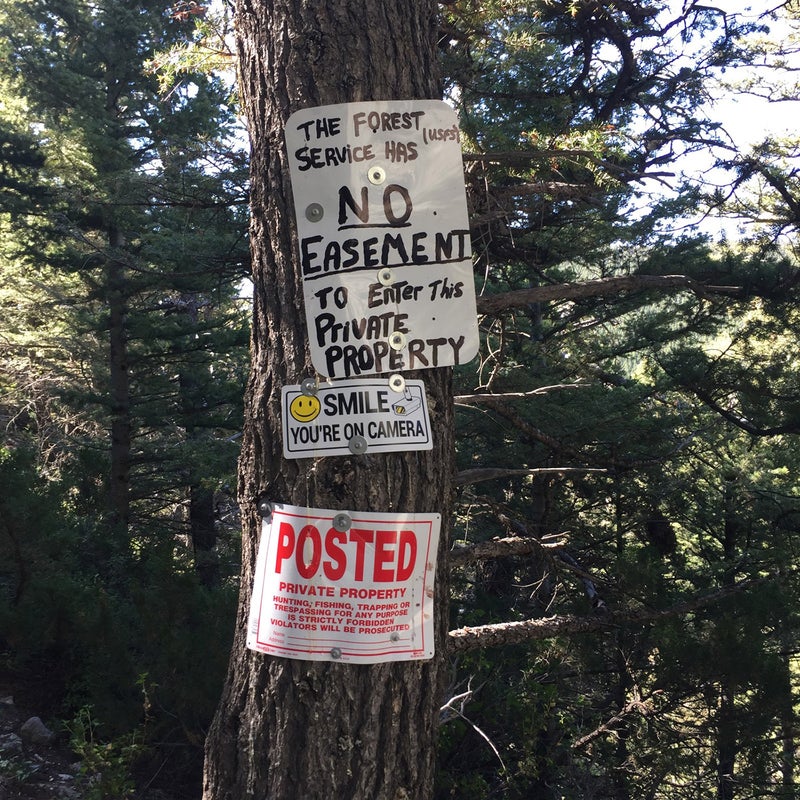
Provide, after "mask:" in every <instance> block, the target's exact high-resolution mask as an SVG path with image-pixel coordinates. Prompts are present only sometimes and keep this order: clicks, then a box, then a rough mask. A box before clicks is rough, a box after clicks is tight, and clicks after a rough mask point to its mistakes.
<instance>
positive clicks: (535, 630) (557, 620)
mask: <svg viewBox="0 0 800 800" xmlns="http://www.w3.org/2000/svg"><path fill="white" fill-rule="evenodd" d="M766 580H768V579H767V578H760V579H757V580H744V581H740V582H739V583H735V584H732V585H731V586H726V587H723V588H722V589H719V590H718V591H716V592H712V593H711V594H707V595H703V596H702V597H696V598H694V599H693V600H688V601H686V602H684V603H678V604H677V605H674V606H671V607H670V608H662V609H643V610H638V611H630V612H628V613H626V614H608V613H606V614H603V615H598V616H581V617H578V616H574V615H569V614H557V615H555V616H552V617H542V618H541V619H526V620H521V621H519V622H500V623H497V624H494V625H479V626H476V627H474V628H470V627H467V628H459V629H457V630H453V631H450V632H449V633H448V634H447V636H448V642H447V649H448V652H450V653H460V652H466V651H469V650H481V649H484V648H487V647H502V646H504V645H507V644H524V643H526V642H532V641H536V640H542V639H552V638H554V637H556V636H575V635H577V634H581V633H595V632H597V631H601V630H607V629H609V628H612V627H620V626H622V625H645V624H646V623H649V622H657V621H658V620H662V619H669V618H671V617H679V616H683V615H685V614H689V613H691V612H692V611H698V610H699V609H701V608H705V607H706V606H711V605H714V604H715V603H718V602H720V601H721V600H724V599H725V598H727V597H730V596H731V595H733V594H738V593H739V592H743V591H747V590H748V589H750V588H752V587H754V586H757V585H760V584H762V583H764V582H765V581H766Z"/></svg>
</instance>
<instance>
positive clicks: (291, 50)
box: [203, 0, 453, 800]
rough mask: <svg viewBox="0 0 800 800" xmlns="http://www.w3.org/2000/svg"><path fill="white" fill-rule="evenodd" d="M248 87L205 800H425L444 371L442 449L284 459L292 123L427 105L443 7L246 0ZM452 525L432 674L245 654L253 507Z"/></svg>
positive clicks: (445, 468)
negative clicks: (240, 422) (319, 112)
mask: <svg viewBox="0 0 800 800" xmlns="http://www.w3.org/2000/svg"><path fill="white" fill-rule="evenodd" d="M236 13H237V23H238V28H237V30H238V37H239V41H238V45H239V56H240V72H241V75H240V88H241V95H242V101H243V104H244V107H245V110H246V113H247V116H248V125H249V133H250V139H251V150H252V162H251V179H252V190H251V192H252V193H251V213H252V219H251V242H252V244H251V248H252V256H253V281H254V284H255V291H254V321H253V335H252V362H251V366H252V370H251V377H250V383H249V386H248V391H247V398H246V421H245V430H244V438H243V451H242V457H241V462H240V476H239V497H240V503H241V506H242V512H243V513H242V517H243V543H242V549H243V556H242V561H243V569H242V584H241V586H242V588H241V593H240V604H239V611H238V619H237V629H236V633H235V641H234V645H233V651H232V654H231V659H230V664H229V672H228V677H227V681H226V686H225V689H224V692H223V697H222V700H221V703H220V706H219V709H218V711H217V715H216V717H215V720H214V723H213V725H212V728H211V730H210V732H209V735H208V739H207V744H206V768H205V776H204V784H205V785H204V795H203V796H204V798H205V800H223V799H227V800H246V798H259V799H261V798H270V800H297V798H303V800H312V799H313V798H319V799H320V800H331V798H348V800H360V799H363V800H367V799H369V800H400V799H401V798H406V799H408V800H410V798H426V797H430V796H431V793H432V786H433V775H434V756H435V736H436V727H437V716H438V708H439V706H440V704H441V693H442V691H443V678H444V674H443V673H444V670H443V663H444V662H443V656H444V651H445V635H446V625H447V583H446V579H445V576H446V564H445V561H444V555H445V553H446V551H447V546H448V544H447V539H448V537H447V531H448V525H449V509H450V476H451V474H452V469H453V457H452V443H453V436H452V428H453V424H452V422H453V421H452V391H451V383H450V379H451V371H450V370H449V369H437V370H428V371H425V372H424V373H418V374H416V375H415V374H408V375H406V377H412V378H413V377H417V378H422V379H423V380H424V381H425V383H426V388H427V393H428V403H429V408H430V413H431V423H432V429H433V431H434V437H433V438H434V449H433V450H432V451H423V452H413V453H392V454H379V455H368V456H348V457H328V458H322V459H316V460H314V461H311V460H307V459H302V460H292V461H285V460H284V459H283V456H282V444H281V426H280V392H281V387H282V386H283V385H285V384H297V383H300V382H301V381H302V380H303V379H304V378H306V377H309V376H312V375H314V372H313V370H312V368H311V363H310V359H309V356H308V347H307V335H306V330H305V321H304V316H303V299H302V297H303V294H302V286H301V279H300V274H299V269H298V263H297V258H296V256H295V252H296V242H295V241H293V230H294V221H293V211H292V209H291V195H290V187H289V173H288V165H287V159H286V155H285V152H284V144H283V142H284V124H285V121H286V119H287V117H288V116H289V115H290V114H291V113H292V112H294V111H296V110H297V109H299V108H302V107H309V106H318V105H326V104H330V103H341V102H354V101H365V100H390V99H407V98H432V97H435V96H436V95H437V84H436V80H435V66H434V63H435V42H436V16H435V4H434V3H433V2H431V0H381V1H378V0H375V1H374V2H372V1H370V2H357V1H356V0H311V2H308V0H306V1H305V2H303V0H284V1H283V2H280V1H279V2H267V0H239V2H238V5H237V12H236ZM260 497H266V498H267V499H269V500H271V501H276V502H284V503H290V504H295V505H303V506H311V507H317V508H333V509H336V508H341V509H349V510H360V511H391V512H434V511H435V512H439V513H441V514H442V535H441V537H440V549H439V569H438V575H437V587H436V592H437V599H436V649H437V653H436V656H435V657H434V659H432V660H431V661H425V662H420V661H412V662H393V663H388V664H380V665H374V666H365V665H346V664H334V663H330V664H329V663H323V662H307V661H300V660H289V659H281V658H274V657H270V656H265V655H263V654H259V653H255V652H253V651H249V650H247V649H246V647H245V640H246V633H247V631H246V621H247V610H248V606H249V599H250V592H251V587H252V581H253V574H254V566H255V560H256V550H257V546H258V538H259V534H260V530H261V518H260V517H259V514H258V510H257V501H258V499H259V498H260Z"/></svg>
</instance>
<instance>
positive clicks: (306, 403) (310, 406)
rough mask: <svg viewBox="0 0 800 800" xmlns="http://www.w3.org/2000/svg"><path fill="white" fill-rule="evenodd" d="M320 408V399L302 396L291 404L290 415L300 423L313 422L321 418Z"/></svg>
mask: <svg viewBox="0 0 800 800" xmlns="http://www.w3.org/2000/svg"><path fill="white" fill-rule="evenodd" d="M320 408H321V406H320V403H319V398H318V397H313V396H308V395H305V394H300V395H298V396H297V397H295V399H294V400H292V402H291V403H290V404H289V413H290V414H291V415H292V416H293V417H294V418H295V419H296V420H297V421H298V422H311V420H312V419H316V418H317V417H318V416H319V412H320Z"/></svg>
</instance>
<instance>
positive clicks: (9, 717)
mask: <svg viewBox="0 0 800 800" xmlns="http://www.w3.org/2000/svg"><path fill="white" fill-rule="evenodd" d="M9 688H11V687H7V686H4V685H2V684H0V800H45V799H46V800H79V798H82V797H83V796H84V791H83V784H84V779H83V778H82V777H79V776H78V770H79V764H78V763H77V759H76V757H75V755H74V754H73V753H72V751H71V750H70V748H69V746H68V744H67V737H66V733H65V732H63V731H60V732H59V731H53V730H50V729H49V728H47V726H46V725H45V727H44V728H39V727H38V726H37V725H36V724H35V723H33V724H29V725H27V726H26V723H27V722H28V721H29V720H30V719H31V718H32V717H35V716H36V714H35V713H32V712H29V711H27V710H25V709H23V708H21V707H19V706H18V705H17V703H16V702H15V700H14V695H13V694H11V693H10V691H8V690H9ZM29 729H33V730H34V731H35V730H38V732H39V733H38V735H34V734H32V733H31V731H29ZM45 730H50V733H51V736H50V737H46V734H45Z"/></svg>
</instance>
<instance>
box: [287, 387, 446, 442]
mask: <svg viewBox="0 0 800 800" xmlns="http://www.w3.org/2000/svg"><path fill="white" fill-rule="evenodd" d="M404 383H405V385H404V388H403V390H402V391H400V392H396V391H393V390H392V389H391V388H390V386H389V382H388V381H387V380H386V379H380V378H357V379H355V380H351V381H335V382H334V383H331V384H327V385H321V386H319V387H318V388H317V389H316V391H315V393H314V394H305V393H304V391H303V387H301V386H284V387H283V390H282V395H281V397H282V409H283V414H282V419H283V454H284V456H285V457H286V458H312V457H317V456H337V455H352V454H353V453H358V454H361V453H364V452H368V453H389V452H400V451H409V450H430V449H432V448H433V440H432V439H431V424H430V419H429V417H428V404H427V400H426V397H425V386H424V385H423V383H422V381H411V380H409V381H405V382H404Z"/></svg>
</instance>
